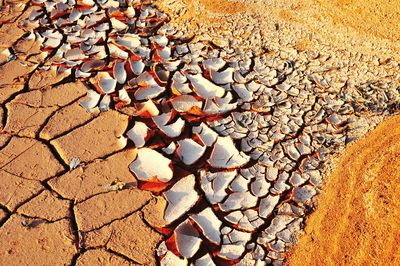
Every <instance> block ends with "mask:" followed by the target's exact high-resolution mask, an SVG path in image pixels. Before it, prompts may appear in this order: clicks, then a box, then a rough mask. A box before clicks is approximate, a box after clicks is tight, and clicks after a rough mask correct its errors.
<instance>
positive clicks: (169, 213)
mask: <svg viewBox="0 0 400 266" xmlns="http://www.w3.org/2000/svg"><path fill="white" fill-rule="evenodd" d="M195 183H196V180H195V177H194V175H188V176H185V177H184V178H182V179H181V180H179V181H178V182H176V183H175V185H173V186H172V187H171V188H170V189H169V190H168V191H166V192H164V197H165V198H166V200H167V201H168V206H167V209H166V210H165V214H164V219H165V221H167V222H168V223H169V224H170V223H172V222H174V221H175V220H176V219H178V218H179V217H181V216H182V215H184V214H185V213H186V212H187V211H188V210H189V209H190V208H192V207H193V206H194V205H195V204H196V202H197V201H198V199H199V195H198V193H197V192H196V190H195V189H194V186H195Z"/></svg>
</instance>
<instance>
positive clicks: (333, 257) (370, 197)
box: [289, 116, 400, 265]
mask: <svg viewBox="0 0 400 266" xmlns="http://www.w3.org/2000/svg"><path fill="white" fill-rule="evenodd" d="M399 125H400V116H396V117H393V118H390V119H388V120H387V121H385V122H383V123H382V124H381V125H379V126H378V127H377V128H376V129H375V130H373V131H372V132H371V133H370V134H368V135H367V136H366V137H365V138H364V139H362V140H360V141H358V142H357V143H355V144H353V145H352V146H351V147H349V148H348V149H347V150H346V152H345V154H344V155H343V156H342V157H341V158H340V160H339V162H338V164H337V168H336V170H335V171H334V172H333V173H332V175H331V176H330V177H329V178H328V182H327V183H326V184H325V189H324V190H323V193H322V195H320V196H319V198H318V204H317V210H316V211H315V213H314V214H313V215H311V218H309V220H308V221H307V225H306V228H305V230H306V234H305V235H304V237H303V238H301V240H300V242H299V244H298V246H297V248H295V250H294V252H293V254H292V255H291V257H290V259H289V265H399V264H400V248H399V246H398V243H399V241H400V225H399V219H400V203H399V201H398V198H399V196H400V182H399V181H400V127H399Z"/></svg>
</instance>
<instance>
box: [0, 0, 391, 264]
mask: <svg viewBox="0 0 400 266" xmlns="http://www.w3.org/2000/svg"><path fill="white" fill-rule="evenodd" d="M64 2H65V3H64ZM64 2H63V1H45V0H35V1H31V4H32V5H34V7H32V8H29V9H33V10H34V11H33V12H30V11H31V10H29V15H28V16H29V19H30V20H29V21H25V20H23V19H21V20H20V22H21V25H24V26H26V27H28V28H32V29H34V31H32V32H30V33H27V34H24V33H21V34H17V35H19V37H17V39H16V40H15V39H11V40H9V41H8V42H9V43H8V45H9V46H8V47H11V48H9V49H6V50H5V52H4V53H5V54H7V55H8V57H7V58H6V61H5V63H4V65H3V66H2V68H3V69H7V68H10V69H13V68H17V69H18V71H15V72H16V73H13V74H12V75H10V76H9V77H7V78H6V79H4V81H2V83H1V84H3V85H2V87H3V88H5V92H4V95H5V96H4V98H5V100H4V104H3V106H5V107H6V112H5V114H4V117H5V118H6V119H3V121H6V122H7V123H6V125H5V129H4V130H5V132H7V133H9V134H12V135H18V136H24V137H26V138H24V140H25V139H26V140H27V141H28V140H30V141H33V140H32V138H35V139H37V140H36V141H39V142H40V144H41V145H43V146H47V149H48V153H49V154H53V155H54V158H51V159H49V160H48V161H50V162H57V164H58V165H60V167H61V168H60V169H58V171H57V172H54V173H53V172H46V173H43V174H42V175H41V176H40V177H39V176H34V178H31V177H30V176H28V177H27V176H26V172H24V171H20V172H13V171H11V170H10V169H3V167H2V169H3V170H1V171H4V172H6V174H7V176H8V175H9V177H8V178H7V179H8V180H9V182H14V183H15V184H16V185H9V186H7V187H6V188H5V189H4V191H7V194H5V195H6V197H4V199H3V200H2V202H1V203H0V204H1V206H2V208H4V211H5V212H6V214H5V218H4V219H3V220H4V222H5V224H4V226H5V225H6V224H7V223H8V222H11V221H13V219H16V218H15V217H17V216H16V214H15V212H18V213H20V214H21V215H24V216H25V217H26V219H33V222H34V225H35V226H33V227H34V228H36V223H37V222H35V221H36V220H37V219H39V221H44V222H45V224H46V225H47V224H53V223H55V221H58V220H57V218H59V219H61V220H60V221H64V220H63V219H62V217H52V216H49V214H47V215H46V214H45V213H44V214H43V216H40V217H39V216H37V217H36V216H35V215H34V214H35V212H41V211H40V210H37V209H35V208H33V207H32V206H35V205H36V204H39V203H40V202H46V201H50V202H51V201H52V200H55V201H56V202H57V204H54V206H52V207H53V208H57V206H58V207H59V208H60V213H63V211H62V210H64V211H65V203H66V202H68V203H69V205H68V206H69V208H68V210H69V222H70V227H69V228H70V229H71V230H72V231H73V236H72V238H73V243H74V245H75V246H77V247H78V250H74V251H71V252H70V253H69V254H72V253H75V256H71V258H70V260H71V261H72V263H76V264H79V263H83V262H82V261H85V260H90V256H94V255H90V254H92V252H93V253H95V252H98V253H99V256H101V257H102V258H106V259H110V260H112V259H115V260H118V261H122V260H123V261H127V262H128V263H133V264H135V263H139V264H146V265H148V264H155V263H156V262H155V261H156V259H157V260H158V261H159V263H160V264H161V265H186V264H190V263H196V265H203V264H204V265H214V264H218V265H223V264H234V263H241V264H254V263H256V262H259V263H262V264H269V263H274V264H275V265H279V264H281V263H282V262H283V261H284V260H285V255H286V252H287V250H288V249H289V248H290V247H291V246H292V245H293V244H295V242H296V236H297V234H299V233H300V232H301V228H302V226H303V223H304V218H305V217H306V215H307V213H308V212H309V210H310V208H311V207H312V203H313V201H312V199H313V197H314V196H315V195H316V194H317V192H318V188H319V186H320V185H321V182H322V174H321V171H322V170H323V169H324V163H325V162H326V161H327V159H328V155H331V154H334V153H335V152H336V151H337V149H338V148H339V147H341V146H343V145H344V144H345V143H346V142H347V141H349V133H350V129H351V125H352V121H353V120H355V119H356V118H357V116H360V115H363V113H361V111H363V110H370V111H373V112H381V111H383V110H386V109H388V110H389V111H395V110H396V109H397V108H398V105H399V92H398V90H396V88H393V87H390V86H389V87H386V88H385V89H383V90H377V89H375V88H374V87H373V86H369V85H368V86H365V87H360V88H359V90H356V91H353V90H348V91H347V90H345V88H346V84H345V83H340V81H332V80H325V79H324V77H323V74H321V73H313V72H310V70H309V69H307V68H306V67H305V66H303V65H298V64H297V62H296V58H293V59H292V60H283V59H281V58H277V57H273V56H271V55H269V54H261V55H254V54H252V53H238V52H237V51H236V50H234V49H233V48H227V49H225V50H222V49H220V48H219V47H218V46H217V45H216V44H213V43H201V42H199V43H193V42H192V39H191V38H190V36H185V35H184V34H182V33H180V32H176V31H175V30H174V29H172V28H170V27H168V25H166V24H165V23H166V22H167V20H168V17H167V16H166V15H165V14H162V13H160V12H159V11H158V10H157V9H155V8H154V7H153V6H150V5H145V4H143V3H141V1H111V0H108V1H107V0H104V1H92V0H83V1H73V0H72V1H64ZM11 6H12V5H10V8H11ZM16 6H18V5H16ZM23 10H24V9H23ZM26 12H28V11H26ZM26 12H25V13H26ZM24 16H26V15H24ZM22 17H23V16H22ZM4 25H9V24H4ZM3 27H4V26H3ZM7 27H8V26H7ZM4 30H7V28H4ZM3 41H4V42H7V40H3ZM32 41H34V42H35V43H36V45H40V47H41V53H40V54H38V55H37V56H35V59H36V60H38V61H35V60H32V62H30V61H29V59H27V58H28V57H29V55H26V54H25V55H20V54H18V53H16V49H14V48H13V47H15V46H16V45H17V44H18V43H22V42H32ZM21 46H22V44H21ZM31 47H33V46H31ZM31 50H34V51H36V52H35V53H38V51H37V50H36V49H25V50H24V49H20V50H18V51H19V52H22V53H24V51H28V52H30V51H31ZM4 53H3V54H4ZM19 57H21V58H25V59H26V60H28V61H29V64H28V65H26V64H27V63H25V61H19V59H16V58H19ZM29 58H30V59H33V58H32V57H29ZM15 59H16V60H15ZM7 61H9V62H7ZM20 68H21V69H20ZM47 75H49V78H47ZM75 79H80V80H82V81H83V83H84V84H86V86H87V87H89V88H90V90H89V92H88V95H87V100H86V101H83V102H81V105H82V106H83V107H84V108H86V110H87V111H88V112H89V113H91V114H85V115H83V116H81V114H82V109H79V108H78V107H77V101H78V99H79V97H81V95H82V93H83V92H84V89H85V86H83V85H82V83H78V84H79V87H80V88H78V86H77V87H75V85H72V83H70V82H72V81H74V80H75ZM15 81H19V82H20V84H22V87H11V85H10V84H13V83H14V82H15ZM74 84H76V83H74ZM70 90H72V92H76V94H74V93H72V92H70ZM1 95H3V94H1ZM29 95H30V96H29ZM46 95H50V96H49V98H50V99H49V101H47V100H46V97H47V96H46ZM57 95H59V96H57ZM28 96H29V97H28ZM18 108H19V109H18ZM110 108H114V109H116V110H117V111H114V110H109V109H110ZM21 109H29V113H30V112H31V111H32V110H31V109H33V110H36V111H37V112H39V113H40V115H39V118H37V119H33V118H32V117H33V116H28V115H26V117H21V115H19V116H16V111H18V110H19V111H18V112H19V113H23V112H22V111H21ZM99 110H100V111H103V112H104V111H108V110H109V111H108V112H104V113H101V114H100V115H98V112H99ZM36 111H35V112H36ZM118 111H119V112H118ZM26 113H28V112H26ZM34 115H36V113H34ZM69 115H70V116H69ZM70 117H76V118H77V119H73V121H72V122H70V124H69V125H63V126H61V127H57V126H56V125H57V121H68V120H69V118H70ZM18 119H23V120H24V121H19V120H18ZM27 121H28V122H29V123H30V124H27ZM128 124H129V126H128ZM125 131H126V132H125ZM124 132H125V135H126V137H127V138H125V137H123V136H122V135H123V133H124ZM14 139H16V137H13V138H12V139H11V141H10V140H5V145H6V146H5V148H3V150H2V151H1V152H2V154H3V153H4V154H8V153H7V150H6V149H7V147H9V145H13V144H14V142H13V140H14ZM127 140H128V141H129V142H128V143H127ZM127 144H128V146H134V147H135V149H132V148H131V147H129V148H127V149H126V150H125V151H122V152H117V153H116V151H119V150H121V149H122V148H124V147H125V146H126V145H127ZM10 147H12V146H10ZM21 154H23V152H21ZM16 157H18V158H19V157H22V158H23V156H22V155H20V154H19V153H17V156H16ZM30 158H33V157H30ZM76 159H79V160H78V161H80V162H81V164H80V165H79V162H78V163H77V164H78V165H73V164H71V166H72V167H71V168H75V169H68V165H70V163H71V162H72V161H74V160H75V161H76ZM22 162H23V163H22V164H23V165H24V166H26V165H28V164H30V163H32V160H28V159H25V160H22ZM128 165H129V169H130V170H131V171H132V173H133V174H134V176H135V177H136V178H137V180H138V184H137V185H138V186H139V188H141V189H144V190H149V191H152V192H154V194H156V195H158V197H157V199H153V200H151V195H150V193H149V192H146V191H141V190H137V189H135V188H134V187H135V184H133V183H132V180H133V178H132V177H131V175H130V173H129V172H128V171H129V170H128ZM27 167H28V166H27ZM31 167H33V166H31ZM35 167H36V166H35ZM39 169H40V168H39ZM195 169H196V170H195ZM68 170H71V171H70V172H67V171H68ZM93 177H95V178H93ZM32 179H33V180H32ZM13 180H15V181H13ZM35 180H38V181H35ZM30 182H33V183H32V184H31V183H30ZM17 184H18V185H17ZM19 184H21V185H19ZM20 186H21V187H22V189H19V187H20ZM16 187H17V188H18V189H15V188H16ZM120 190H122V191H120ZM18 193H19V194H18ZM130 199H131V200H130ZM36 202H37V203H36ZM43 204H45V203H43ZM152 206H154V208H157V209H162V210H164V209H165V215H164V217H160V216H157V215H154V213H151V211H149V208H152ZM93 210H96V211H97V210H100V211H99V212H96V213H94V214H92V213H91V212H90V211H93ZM61 216H62V215H61ZM35 219H36V220H35ZM54 219H55V220H54ZM21 223H22V224H23V226H26V227H28V228H30V227H31V222H30V221H22V222H21ZM4 226H3V227H2V228H4ZM133 227H134V228H135V229H134V230H132V228H133ZM158 232H161V233H162V234H163V235H164V237H161V235H160V233H158ZM143 234H145V235H147V236H148V237H149V240H148V241H143V239H142V235H143ZM161 240H164V241H163V242H162V243H160V244H159V247H158V250H157V257H155V256H154V254H153V251H154V246H155V245H156V244H157V243H159V242H160V241H161ZM100 254H101V255H100ZM11 255H12V254H11Z"/></svg>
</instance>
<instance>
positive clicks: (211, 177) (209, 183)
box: [200, 170, 236, 204]
mask: <svg viewBox="0 0 400 266" xmlns="http://www.w3.org/2000/svg"><path fill="white" fill-rule="evenodd" d="M235 176H236V170H235V171H229V172H214V173H211V172H206V171H205V170H202V171H200V180H201V181H200V182H201V188H202V190H203V191H204V193H205V195H206V197H207V200H208V201H209V202H210V203H211V204H216V203H219V202H221V201H222V200H223V199H224V198H225V197H226V196H227V192H226V188H227V187H228V185H229V184H230V183H231V182H232V180H233V179H234V178H235Z"/></svg>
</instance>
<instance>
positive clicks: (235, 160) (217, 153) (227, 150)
mask: <svg viewBox="0 0 400 266" xmlns="http://www.w3.org/2000/svg"><path fill="white" fill-rule="evenodd" d="M249 161H250V157H249V156H247V155H246V154H244V153H242V152H239V151H238V150H237V149H236V147H235V144H234V143H233V141H232V139H231V138H230V137H218V138H217V141H216V142H215V144H214V147H213V151H212V153H211V156H210V159H208V160H207V162H208V163H209V164H210V165H211V166H212V167H214V168H225V169H229V168H238V167H241V166H243V165H245V164H246V163H248V162H249Z"/></svg>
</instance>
